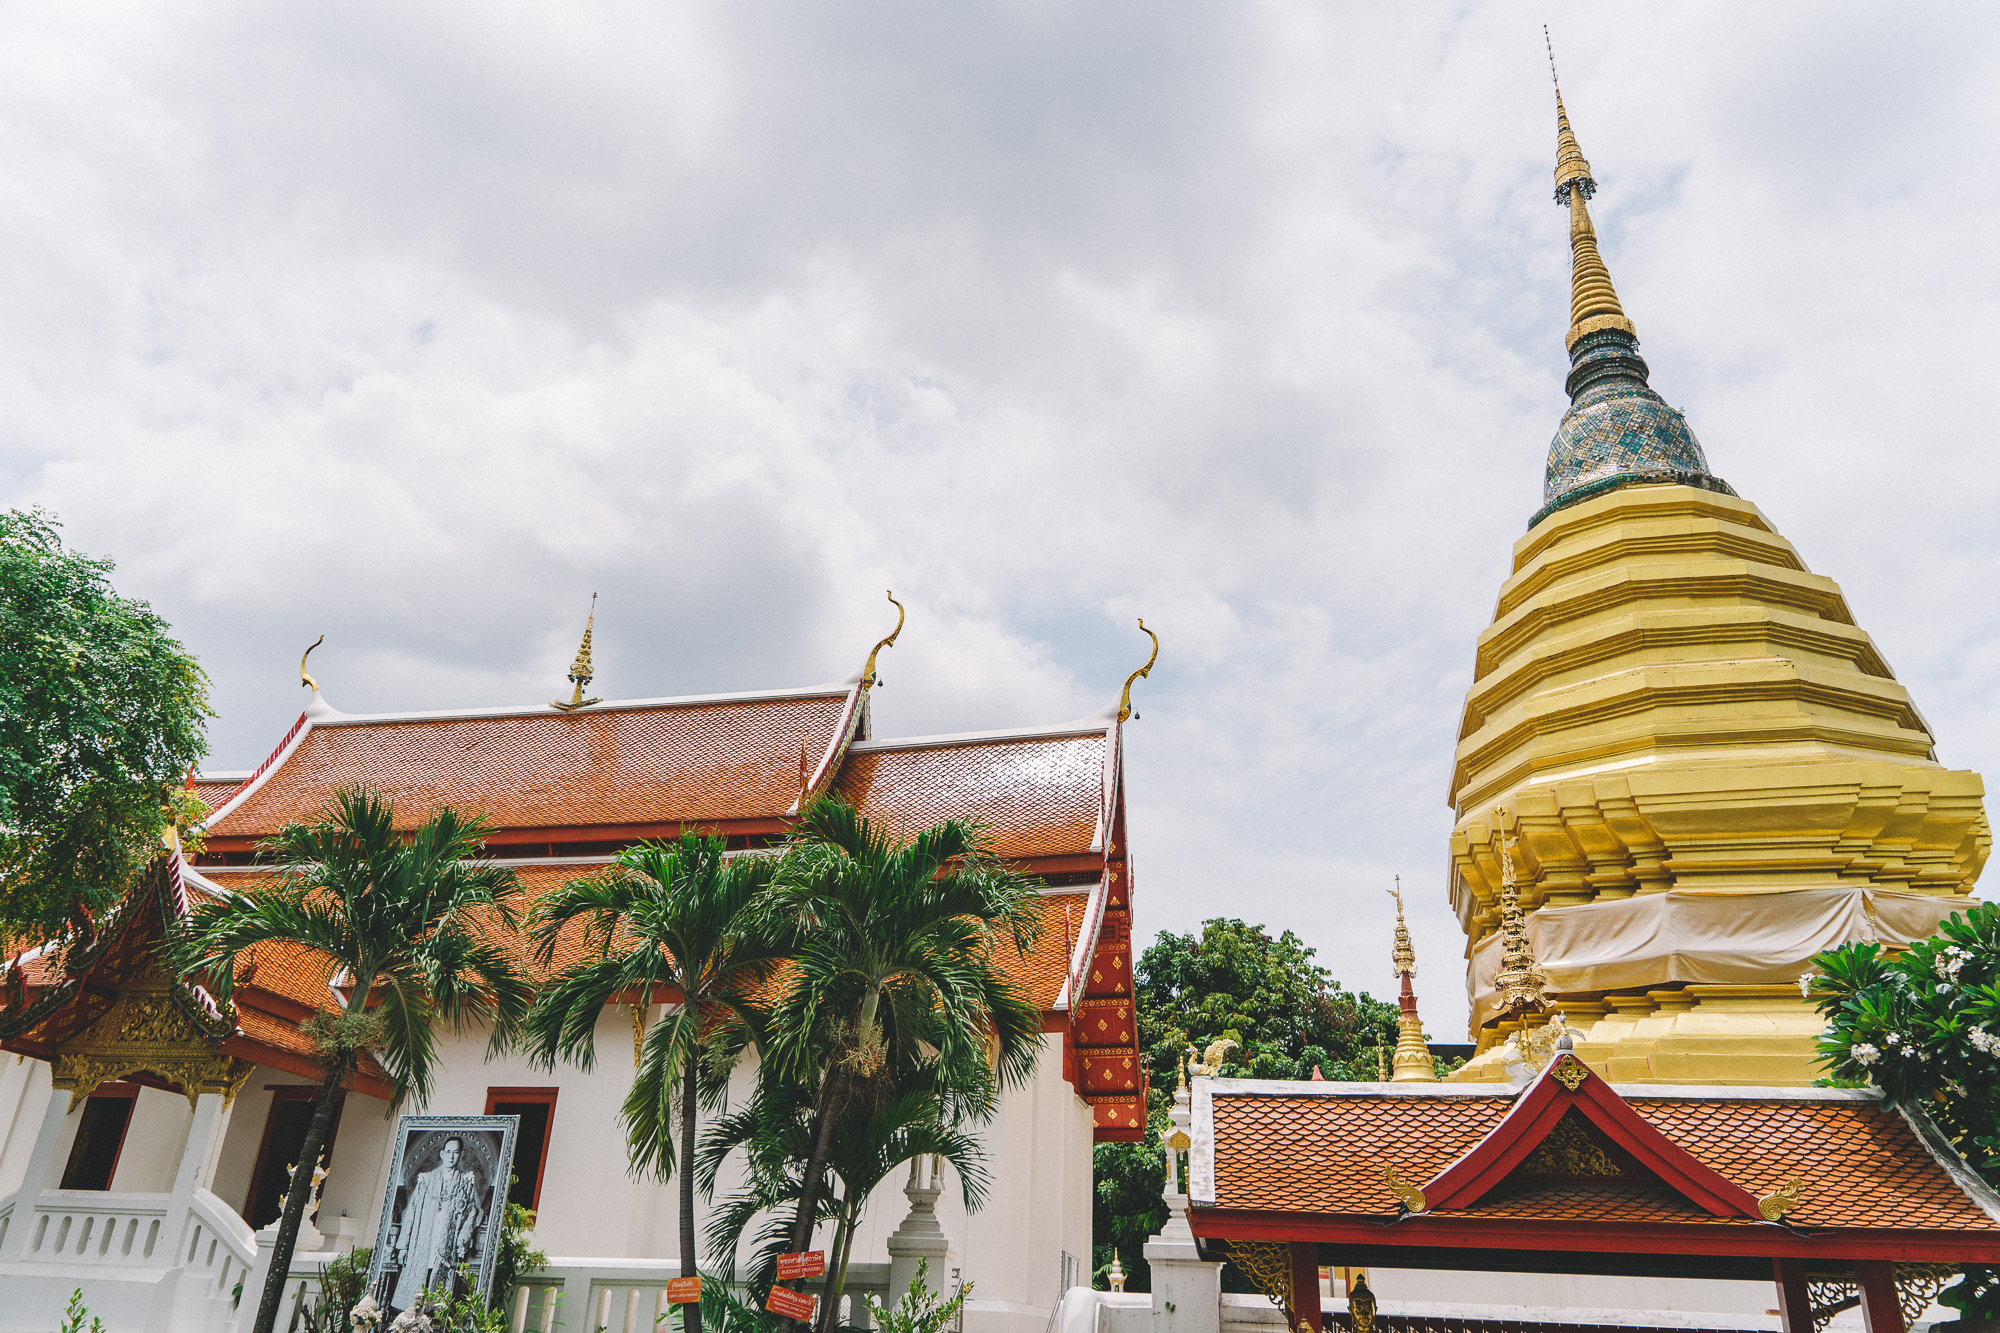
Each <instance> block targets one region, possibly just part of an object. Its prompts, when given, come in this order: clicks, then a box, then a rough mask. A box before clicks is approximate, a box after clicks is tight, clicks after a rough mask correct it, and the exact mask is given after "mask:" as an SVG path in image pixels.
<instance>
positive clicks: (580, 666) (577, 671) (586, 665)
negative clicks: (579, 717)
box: [549, 592, 604, 713]
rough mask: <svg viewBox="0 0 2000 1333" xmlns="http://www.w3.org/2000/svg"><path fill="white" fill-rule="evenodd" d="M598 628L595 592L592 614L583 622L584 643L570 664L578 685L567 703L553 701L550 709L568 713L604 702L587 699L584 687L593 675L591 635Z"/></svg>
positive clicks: (571, 677)
mask: <svg viewBox="0 0 2000 1333" xmlns="http://www.w3.org/2000/svg"><path fill="white" fill-rule="evenodd" d="M596 626H597V594H596V593H594V592H593V593H592V594H590V614H589V615H588V616H587V617H585V619H584V622H583V642H582V643H580V644H578V645H577V649H576V660H575V661H574V662H571V663H570V664H569V680H570V681H572V682H573V683H574V684H575V685H576V689H574V690H573V691H571V693H570V696H569V699H568V701H567V702H564V701H561V700H556V699H551V700H550V701H549V707H551V708H556V709H560V710H562V711H563V712H565V713H567V712H569V711H570V710H571V709H573V708H588V707H590V706H591V705H592V704H595V703H603V702H604V701H603V700H602V699H586V698H584V697H583V689H584V686H586V685H588V684H590V680H591V676H592V674H593V672H592V668H591V665H590V634H591V631H592V630H593V629H595V628H596Z"/></svg>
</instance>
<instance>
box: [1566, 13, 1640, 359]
mask: <svg viewBox="0 0 2000 1333" xmlns="http://www.w3.org/2000/svg"><path fill="white" fill-rule="evenodd" d="M1542 39H1543V41H1544V42H1545V43H1547V44H1548V48H1549V77H1550V78H1551V79H1553V80H1555V85H1556V202H1557V203H1559V204H1568V205H1569V251H1570V296H1569V335H1568V337H1567V338H1565V339H1564V345H1565V346H1567V347H1575V346H1576V342H1577V339H1579V338H1581V337H1583V335H1585V334H1586V333H1595V332H1597V331H1598V330H1599V329H1618V330H1620V331H1621V332H1624V333H1628V334H1631V335H1632V336H1633V337H1634V338H1636V337H1638V336H1639V331H1638V330H1637V329H1636V328H1634V327H1633V326H1632V321H1631V320H1629V319H1627V318H1626V317H1625V308H1624V307H1623V306H1621V305H1619V303H1618V291H1617V289H1616V288H1615V287H1613V286H1612V285H1611V270H1609V269H1607V268H1606V267H1605V266H1604V257H1603V256H1602V255H1600V254H1599V253H1598V252H1597V229H1596V228H1595V227H1594V226H1592V225H1591V221H1590V209H1589V208H1588V206H1587V205H1586V203H1585V201H1586V200H1588V199H1589V198H1590V197H1591V196H1593V195H1595V194H1596V193H1597V181H1596V179H1595V178H1594V177H1593V176H1592V175H1591V172H1590V162H1589V160H1588V159H1586V158H1585V157H1584V155H1583V149H1582V148H1581V147H1579V146H1578V144H1577V142H1576V132H1575V131H1574V130H1572V129H1570V127H1569V111H1568V110H1567V109H1566V108H1565V107H1564V106H1563V98H1562V81H1561V80H1560V79H1556V52H1555V44H1554V42H1553V41H1552V40H1551V39H1550V38H1549V30H1548V27H1547V25H1544V26H1543V28H1542Z"/></svg>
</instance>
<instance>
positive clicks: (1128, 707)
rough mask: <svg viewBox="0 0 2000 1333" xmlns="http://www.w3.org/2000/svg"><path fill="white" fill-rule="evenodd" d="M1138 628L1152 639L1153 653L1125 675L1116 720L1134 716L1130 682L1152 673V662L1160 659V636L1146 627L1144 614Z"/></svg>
mask: <svg viewBox="0 0 2000 1333" xmlns="http://www.w3.org/2000/svg"><path fill="white" fill-rule="evenodd" d="M1139 629H1140V631H1141V632H1143V633H1144V634H1145V636H1146V637H1147V638H1149V639H1151V640H1152V641H1153V655H1152V656H1151V657H1149V658H1147V659H1146V665H1144V666H1142V667H1140V668H1139V669H1138V670H1137V671H1134V672H1133V673H1132V674H1131V675H1129V676H1127V677H1125V692H1124V693H1123V694H1121V695H1119V696H1118V720H1119V721H1120V722H1129V721H1131V719H1132V718H1133V716H1134V714H1133V712H1132V682H1133V681H1135V680H1137V679H1139V677H1141V676H1147V677H1150V676H1151V675H1152V674H1153V663H1155V662H1157V661H1159V660H1160V636H1159V635H1157V634H1155V633H1153V631H1151V630H1149V629H1147V628H1146V618H1145V617H1144V616H1141V617H1139Z"/></svg>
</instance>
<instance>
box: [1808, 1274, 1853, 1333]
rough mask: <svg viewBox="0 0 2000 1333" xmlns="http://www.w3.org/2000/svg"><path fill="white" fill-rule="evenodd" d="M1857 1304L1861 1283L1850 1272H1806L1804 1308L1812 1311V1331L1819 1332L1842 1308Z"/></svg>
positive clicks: (1848, 1308)
mask: <svg viewBox="0 0 2000 1333" xmlns="http://www.w3.org/2000/svg"><path fill="white" fill-rule="evenodd" d="M1859 1304H1861V1284H1860V1283H1859V1282H1856V1281H1855V1280H1854V1278H1853V1276H1852V1275H1851V1274H1846V1273H1835V1274H1828V1273H1807V1274H1806V1308H1807V1309H1808V1310H1810V1311H1811V1312H1812V1326H1813V1333H1820V1330H1821V1329H1823V1328H1825V1327H1826V1326H1827V1325H1828V1324H1829V1323H1831V1322H1833V1317H1834V1316H1835V1315H1837V1314H1839V1313H1840V1312H1841V1311H1842V1310H1852V1309H1853V1308H1854V1307H1855V1306H1857V1305H1859Z"/></svg>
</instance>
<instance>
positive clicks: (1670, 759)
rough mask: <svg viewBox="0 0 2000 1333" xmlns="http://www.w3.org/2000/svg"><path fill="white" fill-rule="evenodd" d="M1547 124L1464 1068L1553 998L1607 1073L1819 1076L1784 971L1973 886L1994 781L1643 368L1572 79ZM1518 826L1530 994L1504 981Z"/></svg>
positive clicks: (1475, 893)
mask: <svg viewBox="0 0 2000 1333" xmlns="http://www.w3.org/2000/svg"><path fill="white" fill-rule="evenodd" d="M1556 128H1557V156H1556V199H1557V202H1559V203H1561V204H1564V205H1566V206H1567V208H1568V210H1569V219H1570V228H1569V230H1570V249H1571V254H1572V260H1573V274H1572V300H1571V306H1570V327H1569V334H1568V338H1567V345H1568V349H1569V353H1570V365H1571V369H1570V372H1569V379H1568V384H1567V388H1568V391H1569V394H1570V398H1571V403H1572V406H1571V407H1570V409H1569V411H1568V412H1567V413H1566V414H1565V415H1564V417H1563V421H1562V425H1561V427H1560V429H1558V431H1557V433H1556V437H1555V440H1554V442H1553V444H1552V445H1551V447H1550V452H1549V462H1548V473H1547V478H1546V481H1545V485H1544V492H1543V498H1544V501H1545V503H1544V505H1543V507H1542V509H1541V510H1540V512H1538V513H1537V514H1536V515H1535V516H1534V518H1533V520H1532V521H1531V522H1530V525H1529V528H1528V531H1527V533H1526V535H1524V536H1523V537H1522V538H1521V539H1520V540H1519V541H1518V542H1516V543H1515V545H1514V564H1513V573H1512V574H1511V575H1510V576H1509V578H1508V579H1507V581H1506V582H1505V583H1504V584H1503V585H1502V587H1501V589H1500V599H1499V605H1498V607H1497V608H1496V610H1495V612H1494V617H1493V623H1492V625H1490V626H1489V627H1488V628H1487V629H1486V631H1485V632H1484V633H1483V634H1481V635H1480V638H1479V645H1478V657H1477V662H1476V665H1475V667H1474V672H1473V683H1472V688H1471V690H1470V691H1468V692H1467V695H1466V700H1465V715H1464V719H1463V722H1462V723H1461V725H1460V727H1459V741H1458V752H1457V757H1456V762H1455V764H1454V767H1453V771H1452V785H1451V804H1452V807H1453V810H1454V811H1455V813H1456V816H1457V818H1456V823H1455V825H1454V827H1453V830H1452V836H1451V872H1450V878H1451V897H1452V905H1453V907H1454V908H1455V909H1456V911H1457V913H1458V917H1459V921H1460V923H1461V925H1462V926H1463V927H1464V929H1465V932H1466V936H1467V941H1468V948H1467V958H1468V987H1469V990H1470V992H1471V999H1472V1031H1473V1036H1474V1038H1475V1039H1476V1041H1477V1043H1478V1047H1477V1054H1476V1055H1475V1057H1474V1059H1473V1060H1472V1061H1471V1062H1470V1063H1468V1064H1467V1065H1466V1066H1465V1067H1464V1068H1463V1069H1461V1070H1460V1071H1458V1072H1457V1073H1456V1074H1455V1075H1453V1077H1454V1078H1456V1079H1461V1080H1472V1081H1485V1080H1501V1079H1505V1078H1506V1077H1507V1074H1506V1071H1505V1069H1504V1057H1503V1054H1502V1052H1501V1050H1499V1049H1498V1048H1499V1047H1500V1045H1501V1044H1502V1043H1503V1042H1505V1041H1506V1039H1507V1037H1508V1036H1509V1035H1510V1034H1512V1033H1513V1032H1515V1031H1518V1030H1519V1029H1521V1028H1522V1027H1523V1026H1527V1027H1533V1026H1536V1025H1538V1024H1540V1023H1542V1022H1546V1021H1548V1018H1549V1017H1550V1015H1551V1014H1553V1013H1555V1012H1561V1013H1562V1014H1563V1015H1564V1016H1565V1018H1566V1019H1567V1021H1568V1023H1569V1024H1570V1026H1571V1027H1572V1028H1573V1029H1574V1030H1575V1031H1576V1033H1577V1036H1576V1039H1575V1040H1576V1053H1577V1055H1578V1056H1579V1057H1581V1058H1582V1059H1583V1060H1584V1061H1585V1062H1586V1063H1588V1064H1590V1065H1591V1066H1592V1067H1593V1068H1595V1069H1596V1070H1597V1071H1598V1072H1599V1073H1601V1074H1603V1075H1604V1076H1605V1077H1607V1078H1610V1079H1612V1080H1614V1081H1617V1082H1630V1083H1710V1084H1717V1083H1735V1084H1803V1083H1807V1082H1810V1081H1811V1080H1812V1079H1813V1078H1814V1077H1816V1076H1818V1074H1819V1072H1820V1071H1819V1070H1818V1069H1817V1068H1816V1066H1815V1062H1814V1050H1813V1041H1814V1038H1815V1037H1816V1036H1817V1035H1818V1032H1819V1030H1820V1026H1821V1024H1820V1020H1819V1018H1818V1016H1817V1014H1816V1013H1815V1012H1814V1011H1813V1010H1812V1009H1811V1008H1810V1007H1809V1006H1808V1005H1807V1004H1806V1003H1805V1001H1804V999H1803V997H1802V995H1801V993H1800V987H1799V985H1798V980H1799V977H1800V974H1801V973H1803V972H1805V971H1807V970H1808V969H1809V967H1810V960H1811V958H1812V956H1813V955H1814V954H1815V953H1817V952H1818V951H1819V950H1821V949H1824V948H1827V947H1829V946H1831V945H1834V944H1838V943H1841V942H1843V941H1846V940H1856V939H1874V940H1879V941H1882V942H1884V943H1887V944H1896V943H1902V942H1907V941H1908V940H1910V939H1913V938H1919V937H1922V936H1925V935H1929V934H1931V933H1933V931H1934V930H1935V928H1936V924H1937V922H1938V921H1939V920H1940V919H1942V918H1943V917H1945V916H1947V915H1949V914H1950V913H1951V912H1953V911H1955V910H1958V909H1959V908H1961V907H1962V906H1964V896H1965V895H1966V894H1968V893H1969V892H1970V891H1971V889H1972V886H1973V883H1974V881H1975V880H1976V879H1977V878H1978V875H1979V870H1980V866H1981V865H1982V864H1983V863H1984V861H1985V859H1986V855H1987V851H1988V849H1989V847H1990V845H1991V841H1992V839H1991V835H1990V832H1989V829H1988V826H1987V822H1986V815H1985V811H1984V808H1983V803H1982V797H1983V795H1984V789H1983V787H1982V785H1981V782H1980V779H1979V775H1978V774H1976V773H1971V772H1966V771H1963V770H1952V769H1947V768H1944V767H1942V766H1940V765H1939V764H1938V763H1937V761H1936V757H1935V752H1934V749H1933V742H1932V739H1931V735H1930V731H1929V729H1928V727H1927V726H1926V725H1925V723H1924V720H1923V718H1922V717H1921V716H1920V715H1919V714H1918V712H1917V710H1916V707H1915V705H1913V704H1912V703H1911V702H1910V697H1909V694H1908V692H1907V691H1905V690H1904V689H1903V687H1902V686H1901V685H1899V684H1897V683H1896V679H1895V677H1894V676H1893V675H1892V674H1891V673H1890V670H1889V667H1888V664H1887V663H1886V662H1884V661H1883V659H1882V656H1881V654H1880V653H1879V652H1877V651H1876V648H1875V645H1874V644H1873V643H1871V642H1870V641H1869V638H1868V636H1867V635H1866V634H1865V633H1863V632H1862V631H1861V629H1860V628H1858V627H1857V626H1856V625H1855V623H1854V617H1853V615H1852V614H1851V613H1850V612H1849V611H1848V608H1847V604H1846V602H1845V600H1844V599H1843V598H1842V597H1841V593H1840V588H1839V587H1838V586H1837V585H1836V584H1835V583H1834V582H1833V581H1832V580H1831V579H1828V578H1825V577H1822V576H1821V575H1818V574H1814V573H1812V572H1811V571H1810V570H1808V569H1807V568H1806V566H1805V562H1804V561H1803V560H1801V559H1800V558H1799V555H1798V553H1797V552H1796V551H1794V550H1793V549H1792V545H1791V543H1790V542H1788V541H1786V540H1785V539H1784V538H1783V537H1782V536H1780V535H1779V534H1778V532H1777V530H1776V529H1775V528H1774V527H1773V526H1772V524H1771V522H1770V520H1769V519H1767V518H1766V517H1765V516H1764V515H1763V513H1761V512H1760V511H1759V510H1758V508H1757V507H1756V506H1755V505H1753V504H1751V503H1750V502H1749V501H1747V500H1743V499H1740V498H1738V497H1737V495H1736V494H1735V492H1734V491H1732V490H1731V489H1730V488H1729V487H1728V486H1727V485H1726V484H1725V483H1723V482H1722V481H1721V480H1720V479H1718V478H1717V477H1715V476H1714V475H1713V474H1712V473H1710V472H1709V470H1708V464H1707V460H1706V458H1705V456H1704V455H1703V453H1702V449H1701V446H1700V444H1699V443H1697V442H1696V440H1695V438H1694V435H1693V433H1692V432H1691V431H1690V430H1689V429H1688V425H1687V422H1686V420H1685V419H1684V418H1683V417H1682V416H1681V414H1680V413H1679V412H1677V411H1675V410H1674V409H1673V408H1671V407H1669V406H1668V405H1667V404H1666V403H1665V402H1664V401H1663V400H1661V398H1660V397H1659V395H1657V394H1655V393H1654V392H1653V391H1652V390H1651V389H1650V388H1649V387H1647V376H1648V369H1647V366H1646V363H1645V362H1644V361H1643V360H1641V359H1640V357H1639V354H1638V350H1637V346H1638V338H1637V335H1636V331H1635V329H1634V327H1633V324H1632V322H1631V320H1630V319H1628V318H1627V317H1626V314H1625V311H1624V309H1623V307H1622V305H1621V304H1620V302H1619V299H1618V293H1617V290H1616V289H1615V288H1614V287H1613V285H1612V282H1611V274H1610V272H1609V270H1608V269H1607V268H1606V267H1605V264H1604V260H1603V258H1602V256H1601V255H1600V254H1599V253H1598V248H1597V235H1596V231H1595V229H1594V228H1593V227H1592V225H1591V220H1590V212H1589V209H1588V207H1587V203H1588V201H1589V199H1590V198H1591V197H1592V196H1593V194H1594V193H1595V190H1596V182H1595V181H1594V180H1593V179H1592V177H1591V172H1590V164H1589V163H1588V162H1587V161H1586V160H1585V159H1584V156H1583V152H1582V150H1581V149H1580V148H1579V147H1578V146H1577V141H1576V136H1575V134H1574V133H1572V132H1571V129H1570V124H1569V116H1568V113H1567V112H1566V111H1565V110H1564V108H1563V105H1562V95H1561V92H1560V90H1558V92H1557V95H1556ZM1507 842H1512V843H1513V844H1514V857H1515V858H1516V862H1517V865H1518V874H1519V902H1520V909H1521V911H1522V913H1523V914H1524V920H1525V925H1524V927H1523V929H1524V931H1525V935H1524V939H1525V940H1526V942H1527V944H1528V946H1529V947H1531V948H1532V957H1533V963H1534V966H1536V967H1538V968H1539V970H1540V975H1541V977H1542V978H1543V979H1545V981H1546V987H1547V995H1548V1005H1547V1007H1546V1009H1543V1010H1536V1009H1534V1008H1533V1007H1532V1006H1530V1007H1523V1006H1519V1005H1512V1004H1509V1003H1507V1002H1506V1000H1505V997H1504V996H1503V995H1502V993H1501V992H1502V987H1501V985H1500V984H1499V983H1500V973H1501V971H1502V959H1501V953H1502V952H1503V941H1502V938H1501V929H1500V928H1501V916H1502V896H1503V894H1502V888H1503V878H1504V876H1503V866H1502V858H1503V852H1502V847H1503V844H1504V843H1507ZM1516 947H1517V948H1518V947H1519V946H1518V944H1517V946H1516Z"/></svg>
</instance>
